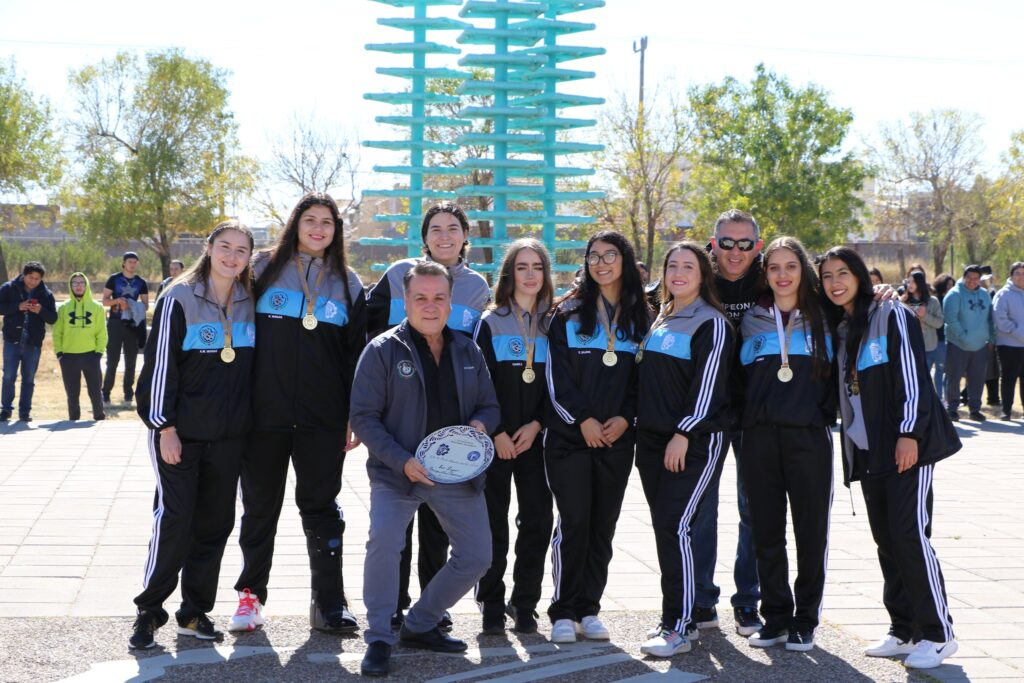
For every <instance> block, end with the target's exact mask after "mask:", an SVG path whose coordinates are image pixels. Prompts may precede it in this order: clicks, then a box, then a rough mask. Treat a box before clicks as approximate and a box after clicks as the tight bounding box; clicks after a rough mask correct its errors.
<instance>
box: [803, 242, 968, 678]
mask: <svg viewBox="0 0 1024 683" xmlns="http://www.w3.org/2000/svg"><path fill="white" fill-rule="evenodd" d="M818 268H819V272H820V274H821V285H822V289H823V290H824V293H825V296H826V297H828V303H827V304H826V311H827V313H828V316H829V320H830V323H831V324H832V327H833V330H835V334H836V351H837V358H838V361H839V362H838V372H839V375H840V377H841V378H842V384H841V385H840V386H839V387H838V395H839V406H840V412H841V414H842V418H843V423H842V424H843V428H842V443H843V472H844V474H845V476H846V483H847V485H849V482H850V481H853V480H860V482H861V489H862V490H863V492H864V503H865V504H866V505H867V509H868V523H869V524H870V525H871V534H872V536H873V537H874V539H875V543H876V544H877V545H878V561H879V564H880V565H881V568H882V576H883V577H884V579H885V587H884V589H883V591H882V600H883V602H884V603H885V608H886V610H888V612H889V617H890V619H891V623H890V626H889V632H888V634H887V635H886V637H884V638H882V639H881V640H879V641H878V642H876V643H874V644H872V645H871V646H870V647H868V648H867V650H866V651H865V652H866V654H867V655H869V656H872V657H892V656H895V655H901V654H905V655H907V659H906V662H905V664H906V665H907V666H908V667H911V668H921V669H930V668H933V667H936V666H938V665H939V664H941V663H942V660H943V659H945V658H946V657H949V656H950V655H952V654H953V653H955V652H956V651H957V643H956V641H955V640H954V639H953V619H952V617H950V615H949V601H948V600H947V598H946V587H945V582H944V580H943V578H942V569H941V568H940V567H939V560H938V557H936V555H935V549H934V548H932V545H931V541H930V540H929V539H930V538H931V520H932V499H933V496H932V475H933V470H934V467H935V463H936V462H938V461H939V460H942V459H943V458H946V457H949V456H950V455H952V454H953V453H956V452H957V451H958V450H960V447H961V444H960V439H959V437H958V436H957V433H956V429H954V427H953V423H952V422H951V421H950V419H949V416H948V414H947V413H946V411H945V410H944V409H943V407H942V402H941V401H940V400H939V397H938V395H937V394H936V393H935V389H934V386H933V385H932V382H931V379H930V378H929V376H928V368H927V365H926V364H925V350H924V337H923V334H922V332H921V327H920V325H919V324H918V321H917V316H916V315H915V314H914V313H913V312H912V311H911V310H910V309H909V308H907V307H905V306H903V305H901V304H899V303H897V302H893V301H885V302H882V303H876V302H875V301H873V296H872V294H873V293H872V290H871V286H870V279H869V276H868V270H867V266H865V265H864V261H863V260H861V257H860V255H858V254H857V252H855V251H853V250H852V249H849V248H847V247H835V248H833V249H831V250H829V251H828V252H827V253H826V254H825V256H824V258H823V259H822V261H821V262H820V263H819V266H818Z"/></svg>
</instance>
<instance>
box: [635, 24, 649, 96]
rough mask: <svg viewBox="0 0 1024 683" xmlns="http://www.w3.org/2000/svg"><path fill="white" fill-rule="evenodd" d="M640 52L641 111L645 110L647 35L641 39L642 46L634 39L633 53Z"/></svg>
mask: <svg viewBox="0 0 1024 683" xmlns="http://www.w3.org/2000/svg"><path fill="white" fill-rule="evenodd" d="M637 52H639V53H640V109H639V111H640V113H641V114H643V110H644V53H645V52H647V36H644V37H643V38H641V39H640V47H637V46H636V41H635V40H634V41H633V54H636V53H637Z"/></svg>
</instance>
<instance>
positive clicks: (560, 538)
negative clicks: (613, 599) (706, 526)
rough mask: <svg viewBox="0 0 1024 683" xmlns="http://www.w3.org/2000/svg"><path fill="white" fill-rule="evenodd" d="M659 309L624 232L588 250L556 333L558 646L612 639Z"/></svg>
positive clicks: (550, 465)
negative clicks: (618, 532) (605, 607)
mask: <svg viewBox="0 0 1024 683" xmlns="http://www.w3.org/2000/svg"><path fill="white" fill-rule="evenodd" d="M649 316H650V309H649V307H648V305H647V300H646V298H645V296H644V291H643V283H642V282H641V280H640V273H639V271H638V270H637V268H636V257H635V256H634V253H633V247H632V245H631V244H630V243H629V240H627V239H626V238H625V237H624V236H623V235H621V234H620V233H617V232H612V231H604V232H599V233H597V234H596V235H594V236H593V237H591V238H590V241H589V242H587V250H586V267H585V268H584V271H583V273H582V277H581V278H580V279H579V280H578V284H577V286H576V287H575V288H574V289H573V290H572V291H571V292H570V293H569V294H568V295H566V296H565V297H564V298H563V299H562V301H561V302H560V303H559V304H558V306H557V307H556V308H555V311H554V314H553V316H552V320H551V324H550V327H549V329H548V361H547V367H546V368H545V370H546V374H547V384H548V395H549V398H550V402H549V408H548V410H547V419H546V425H545V426H546V427H547V432H546V434H545V441H544V465H545V469H546V470H547V477H548V485H549V487H550V488H551V493H552V494H553V496H554V499H555V505H556V506H557V508H558V523H557V524H556V527H555V535H554V540H553V541H552V544H551V555H552V570H553V575H554V584H555V593H554V596H553V597H552V601H551V605H550V607H548V617H549V618H550V619H551V622H552V628H551V640H552V641H553V642H556V643H570V642H574V641H575V640H576V631H577V630H580V631H581V632H582V633H583V635H584V636H585V637H586V638H591V639H595V640H608V638H609V633H608V629H607V628H605V626H604V625H603V624H602V623H601V620H600V619H599V618H598V616H597V615H598V612H600V610H601V595H602V594H603V593H604V588H605V584H606V583H607V581H608V564H609V562H610V561H611V557H612V537H613V536H614V535H615V524H616V522H617V521H618V519H619V511H620V509H621V507H622V499H623V496H624V495H625V492H626V482H627V481H628V479H629V471H630V469H631V468H632V465H633V447H634V440H635V436H634V433H633V421H634V418H635V416H636V391H637V389H636V375H637V373H636V363H635V362H634V357H635V354H636V351H637V348H638V347H639V342H640V341H641V340H642V339H643V336H644V334H646V333H647V328H648V326H649V325H650V317H649Z"/></svg>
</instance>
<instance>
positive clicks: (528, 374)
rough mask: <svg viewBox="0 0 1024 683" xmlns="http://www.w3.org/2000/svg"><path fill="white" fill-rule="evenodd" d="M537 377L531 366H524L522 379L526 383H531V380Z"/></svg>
mask: <svg viewBox="0 0 1024 683" xmlns="http://www.w3.org/2000/svg"><path fill="white" fill-rule="evenodd" d="M535 379H537V373H536V372H534V371H533V368H526V369H525V370H523V381H524V382H526V383H527V384H533V381H534V380H535Z"/></svg>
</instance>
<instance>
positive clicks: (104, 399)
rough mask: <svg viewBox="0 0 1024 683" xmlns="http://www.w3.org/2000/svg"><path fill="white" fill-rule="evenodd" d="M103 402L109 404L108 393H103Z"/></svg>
mask: <svg viewBox="0 0 1024 683" xmlns="http://www.w3.org/2000/svg"><path fill="white" fill-rule="evenodd" d="M103 402H104V403H106V404H107V405H110V394H103Z"/></svg>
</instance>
